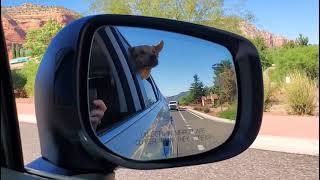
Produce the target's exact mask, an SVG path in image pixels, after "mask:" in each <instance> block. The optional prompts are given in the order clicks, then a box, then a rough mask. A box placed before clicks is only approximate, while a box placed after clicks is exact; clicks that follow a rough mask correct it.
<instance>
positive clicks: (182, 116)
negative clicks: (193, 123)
mask: <svg viewBox="0 0 320 180" xmlns="http://www.w3.org/2000/svg"><path fill="white" fill-rule="evenodd" d="M179 114H180V116H181V117H182V120H183V121H184V122H185V123H187V121H186V119H185V118H184V117H183V116H182V114H181V112H180V111H179Z"/></svg>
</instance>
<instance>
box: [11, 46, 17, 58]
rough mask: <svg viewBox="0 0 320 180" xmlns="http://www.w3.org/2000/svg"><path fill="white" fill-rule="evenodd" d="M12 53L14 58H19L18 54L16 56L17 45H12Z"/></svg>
mask: <svg viewBox="0 0 320 180" xmlns="http://www.w3.org/2000/svg"><path fill="white" fill-rule="evenodd" d="M11 53H12V58H13V59H14V58H17V54H16V44H14V43H13V44H12V47H11Z"/></svg>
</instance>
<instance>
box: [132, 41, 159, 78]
mask: <svg viewBox="0 0 320 180" xmlns="http://www.w3.org/2000/svg"><path fill="white" fill-rule="evenodd" d="M163 46H164V42H163V41H162V40H161V41H160V42H159V43H158V44H156V45H151V46H150V45H140V46H134V47H130V48H129V52H130V54H131V57H132V58H133V61H134V63H135V66H136V69H137V71H138V72H139V74H140V75H141V78H142V79H147V78H149V76H150V73H151V69H152V68H154V67H156V66H157V65H158V57H159V53H160V51H161V50H162V49H163Z"/></svg>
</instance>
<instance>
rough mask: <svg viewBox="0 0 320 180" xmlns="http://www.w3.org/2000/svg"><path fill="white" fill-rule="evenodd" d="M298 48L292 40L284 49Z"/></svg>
mask: <svg viewBox="0 0 320 180" xmlns="http://www.w3.org/2000/svg"><path fill="white" fill-rule="evenodd" d="M296 46H297V44H296V42H295V41H293V40H290V41H288V42H287V43H285V44H284V45H283V46H282V47H283V48H294V47H296Z"/></svg>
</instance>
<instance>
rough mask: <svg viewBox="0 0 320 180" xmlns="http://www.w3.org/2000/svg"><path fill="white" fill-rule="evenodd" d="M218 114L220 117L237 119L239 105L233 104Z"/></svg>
mask: <svg viewBox="0 0 320 180" xmlns="http://www.w3.org/2000/svg"><path fill="white" fill-rule="evenodd" d="M217 115H218V117H220V118H225V119H230V120H235V119H236V116H237V106H236V104H232V105H231V106H230V107H229V109H227V110H225V111H221V112H219V113H218V114H217Z"/></svg>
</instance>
